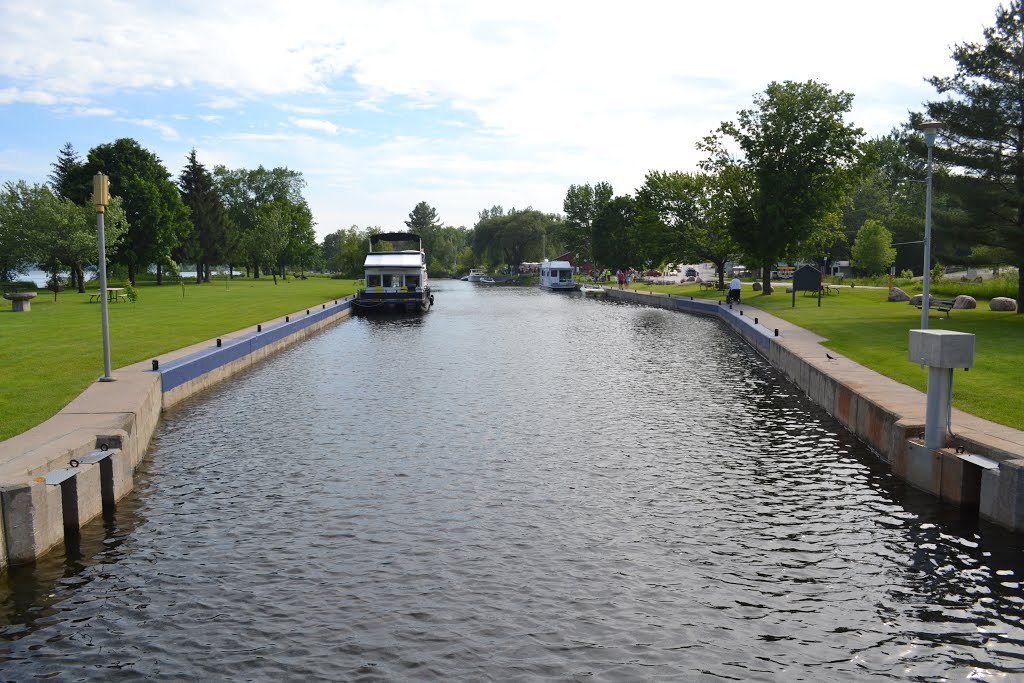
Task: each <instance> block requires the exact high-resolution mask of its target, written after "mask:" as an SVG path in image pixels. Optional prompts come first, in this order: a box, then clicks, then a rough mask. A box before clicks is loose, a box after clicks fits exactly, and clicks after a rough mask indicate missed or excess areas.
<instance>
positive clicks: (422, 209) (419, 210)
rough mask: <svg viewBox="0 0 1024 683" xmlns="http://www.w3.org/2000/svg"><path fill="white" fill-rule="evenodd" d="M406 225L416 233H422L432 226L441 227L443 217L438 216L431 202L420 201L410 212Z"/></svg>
mask: <svg viewBox="0 0 1024 683" xmlns="http://www.w3.org/2000/svg"><path fill="white" fill-rule="evenodd" d="M405 225H406V226H407V227H408V228H409V229H410V230H412V231H413V232H414V233H417V234H422V233H423V232H425V231H427V230H430V229H431V228H439V227H441V219H440V218H438V217H437V211H435V210H434V208H433V207H432V206H430V204H427V203H426V202H420V203H419V204H417V205H416V206H415V207H413V210H412V211H411V212H410V213H409V220H407V221H406V222H405Z"/></svg>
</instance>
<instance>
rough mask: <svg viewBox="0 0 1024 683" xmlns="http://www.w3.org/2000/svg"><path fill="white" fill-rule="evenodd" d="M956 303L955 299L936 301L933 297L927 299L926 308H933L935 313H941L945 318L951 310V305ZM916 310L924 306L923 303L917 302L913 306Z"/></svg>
mask: <svg viewBox="0 0 1024 683" xmlns="http://www.w3.org/2000/svg"><path fill="white" fill-rule="evenodd" d="M954 303H956V300H955V299H936V298H935V297H928V308H930V309H931V308H934V309H935V310H937V311H942V312H943V313H945V314H946V315H947V316H948V315H949V312H950V311H952V310H953V304H954ZM914 305H915V306H917V307H918V308H921V307H923V306H924V301H923V300H922V301H919V302H918V303H916V304H914Z"/></svg>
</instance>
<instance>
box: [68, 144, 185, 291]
mask: <svg viewBox="0 0 1024 683" xmlns="http://www.w3.org/2000/svg"><path fill="white" fill-rule="evenodd" d="M82 170H83V171H84V173H85V175H86V176H88V177H89V178H91V177H92V176H93V175H94V174H95V173H97V172H100V171H102V172H103V173H106V174H107V175H108V176H109V177H110V193H111V194H112V195H117V196H118V197H121V200H122V202H123V206H124V211H125V217H126V218H127V220H128V232H127V234H126V235H125V237H124V239H123V240H122V241H121V244H120V245H119V246H118V249H117V251H116V252H115V253H114V258H113V261H114V262H116V263H119V264H121V265H123V266H125V267H126V268H127V269H128V279H129V280H130V281H131V283H132V284H133V285H134V284H136V276H137V275H138V272H139V270H140V269H142V268H145V267H146V266H148V265H149V264H154V263H155V264H157V266H158V268H159V267H160V266H162V265H163V264H165V263H167V262H169V261H170V259H171V252H172V250H174V249H175V248H176V247H177V246H178V245H179V244H180V243H181V240H182V239H184V237H185V236H186V235H187V234H188V230H189V227H190V224H189V220H188V208H187V207H186V206H185V204H184V203H183V202H182V201H181V195H180V194H179V193H178V188H177V186H176V185H175V184H174V183H173V182H172V181H171V174H170V173H169V172H168V171H167V169H166V168H165V167H164V165H163V163H162V162H161V161H160V159H159V158H158V157H157V156H156V155H155V154H153V153H152V152H150V151H149V150H146V149H143V148H142V147H141V146H140V145H139V143H138V142H136V141H135V140H132V139H131V138H121V139H119V140H116V141H114V142H113V143H108V144H103V145H98V146H96V147H94V148H92V149H91V150H89V157H88V161H87V162H86V164H85V165H84V166H83V167H82ZM71 199H72V201H75V202H76V203H78V204H84V203H86V202H87V201H88V198H87V197H86V198H84V199H83V198H79V197H72V198H71ZM157 282H158V284H159V283H160V271H159V270H158V272H157Z"/></svg>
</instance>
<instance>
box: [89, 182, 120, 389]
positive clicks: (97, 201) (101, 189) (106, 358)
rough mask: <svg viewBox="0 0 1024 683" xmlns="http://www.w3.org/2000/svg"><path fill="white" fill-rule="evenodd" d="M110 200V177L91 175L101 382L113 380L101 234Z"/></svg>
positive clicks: (102, 237) (104, 261) (104, 252)
mask: <svg viewBox="0 0 1024 683" xmlns="http://www.w3.org/2000/svg"><path fill="white" fill-rule="evenodd" d="M109 202H110V179H109V178H107V176H105V175H103V174H102V173H97V174H96V175H94V176H93V177H92V203H93V204H94V205H95V206H96V245H97V247H98V248H99V252H100V253H99V271H100V317H101V318H102V320H103V323H102V324H103V376H102V377H100V381H101V382H113V381H115V379H114V377H113V376H112V375H111V374H110V326H109V325H108V322H107V246H106V242H105V239H104V235H103V212H104V211H105V210H106V208H107V204H108V203H109Z"/></svg>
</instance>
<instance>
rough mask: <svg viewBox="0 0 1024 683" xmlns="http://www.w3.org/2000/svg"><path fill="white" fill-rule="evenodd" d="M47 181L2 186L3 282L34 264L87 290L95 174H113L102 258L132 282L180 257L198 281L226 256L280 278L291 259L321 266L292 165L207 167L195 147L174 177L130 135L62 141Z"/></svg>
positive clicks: (297, 264) (93, 258)
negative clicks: (83, 146) (90, 143)
mask: <svg viewBox="0 0 1024 683" xmlns="http://www.w3.org/2000/svg"><path fill="white" fill-rule="evenodd" d="M51 169H52V172H51V173H50V175H49V177H48V182H47V183H42V184H38V183H37V184H31V185H30V184H29V183H26V182H25V181H17V182H7V183H5V184H4V187H3V191H2V194H0V282H9V281H12V280H14V279H15V278H16V277H17V276H18V274H19V273H22V272H24V271H25V270H27V269H29V268H30V267H32V266H33V265H39V266H40V267H42V268H43V269H44V270H45V271H46V272H47V273H48V274H49V276H50V279H51V284H53V285H60V284H62V283H60V282H58V279H59V277H60V274H61V273H63V272H65V271H69V272H70V277H69V279H70V283H69V284H71V285H72V286H77V287H78V290H79V291H80V292H84V291H85V269H86V268H89V267H94V266H95V265H96V263H97V259H98V253H97V251H96V248H97V245H96V215H95V207H94V206H93V205H92V184H93V176H94V175H95V174H96V173H100V172H102V173H104V174H106V175H107V176H108V177H109V178H110V194H111V197H112V199H111V205H110V206H108V207H107V209H106V214H105V219H104V228H105V234H106V246H107V258H108V260H109V262H110V263H111V265H112V266H114V267H121V268H123V269H124V271H125V273H126V276H127V278H128V280H129V281H130V282H131V283H132V284H133V285H134V284H136V281H137V277H138V275H139V274H140V273H141V272H144V271H145V270H146V269H148V268H149V267H150V266H156V279H157V284H162V283H163V278H164V274H165V272H166V271H167V270H170V271H172V272H178V271H179V264H182V263H188V264H195V265H196V272H197V278H196V281H197V282H209V281H210V275H211V269H212V268H213V267H214V266H216V265H227V266H228V267H229V269H230V270H231V271H232V272H233V271H234V269H235V268H236V267H238V268H245V270H246V271H247V274H250V273H251V274H252V275H253V276H254V277H259V276H260V273H261V272H264V273H267V274H270V275H272V276H273V278H274V281H275V283H276V281H277V278H278V277H279V276H280V277H286V273H287V271H288V268H289V267H293V268H300V269H307V268H311V267H315V266H317V265H318V261H319V248H318V245H317V243H316V235H315V233H314V231H313V225H314V223H313V215H312V212H311V211H310V209H309V205H308V204H307V202H306V200H305V198H304V197H303V196H302V190H303V188H304V187H305V181H304V180H303V178H302V174H301V173H299V172H297V171H292V170H290V169H288V168H273V169H266V168H264V167H263V166H260V167H259V168H256V169H229V168H227V167H225V166H221V165H218V166H216V167H214V169H213V171H210V170H208V169H207V168H206V167H205V166H204V165H203V164H202V163H200V162H199V160H198V158H197V156H196V151H195V150H194V149H193V150H192V151H191V152H190V153H189V154H188V156H187V158H186V164H185V167H184V168H183V169H182V171H181V173H180V174H179V176H178V178H177V182H175V181H174V180H172V177H171V174H170V172H169V171H168V170H167V168H166V167H165V166H164V165H163V163H162V162H161V160H160V159H159V158H158V157H157V156H156V155H155V154H153V153H152V152H150V151H149V150H146V149H144V148H143V147H141V146H140V145H139V143H138V142H136V141H135V140H133V139H130V138H121V139H118V140H116V141H114V142H112V143H108V144H101V145H97V146H96V147H94V148H92V149H91V150H89V152H88V154H87V155H86V157H85V158H84V159H83V158H80V157H79V155H78V154H77V153H76V152H75V149H74V146H73V145H72V144H71V143H70V142H69V143H67V144H65V145H64V147H63V148H62V149H61V150H60V152H59V153H58V156H57V160H56V161H55V162H54V163H53V164H51Z"/></svg>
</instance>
